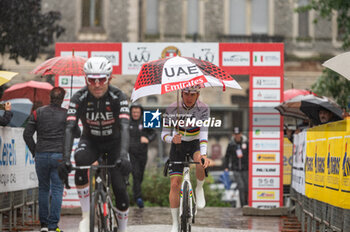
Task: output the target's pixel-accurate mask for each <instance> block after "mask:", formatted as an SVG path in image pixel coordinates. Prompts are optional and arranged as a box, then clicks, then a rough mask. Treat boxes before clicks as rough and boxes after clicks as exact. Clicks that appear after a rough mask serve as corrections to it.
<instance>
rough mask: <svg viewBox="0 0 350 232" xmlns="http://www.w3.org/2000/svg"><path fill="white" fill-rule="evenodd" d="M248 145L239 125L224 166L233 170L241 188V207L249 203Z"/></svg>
mask: <svg viewBox="0 0 350 232" xmlns="http://www.w3.org/2000/svg"><path fill="white" fill-rule="evenodd" d="M248 147H249V146H248V140H247V137H245V136H244V135H243V134H242V131H241V130H240V128H239V127H235V128H234V129H233V140H232V141H231V142H230V143H229V144H228V146H227V150H226V155H225V162H224V167H225V171H226V172H227V171H228V170H229V168H231V170H232V171H233V176H234V179H235V182H236V183H237V187H238V190H239V199H240V203H241V207H243V206H244V205H247V204H248V169H249V168H248V166H249V152H248Z"/></svg>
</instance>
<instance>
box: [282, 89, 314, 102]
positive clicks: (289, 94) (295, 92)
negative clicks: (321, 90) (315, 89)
mask: <svg viewBox="0 0 350 232" xmlns="http://www.w3.org/2000/svg"><path fill="white" fill-rule="evenodd" d="M308 94H313V93H312V92H311V91H309V90H305V89H288V90H285V91H284V92H283V97H284V101H288V100H290V99H292V98H294V97H296V96H299V95H308Z"/></svg>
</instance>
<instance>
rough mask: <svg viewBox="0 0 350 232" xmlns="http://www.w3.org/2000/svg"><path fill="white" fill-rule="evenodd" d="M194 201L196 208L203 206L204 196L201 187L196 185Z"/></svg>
mask: <svg viewBox="0 0 350 232" xmlns="http://www.w3.org/2000/svg"><path fill="white" fill-rule="evenodd" d="M196 201H197V207H198V209H203V208H204V207H205V197H204V190H203V187H196Z"/></svg>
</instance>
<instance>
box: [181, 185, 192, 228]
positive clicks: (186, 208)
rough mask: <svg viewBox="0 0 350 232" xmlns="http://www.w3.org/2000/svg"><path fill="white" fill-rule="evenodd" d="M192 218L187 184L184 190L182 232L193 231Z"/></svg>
mask: <svg viewBox="0 0 350 232" xmlns="http://www.w3.org/2000/svg"><path fill="white" fill-rule="evenodd" d="M190 217H191V214H190V196H189V189H188V183H187V182H185V184H184V187H183V190H182V215H181V232H190V231H191V224H190Z"/></svg>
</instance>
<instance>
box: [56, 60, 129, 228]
mask: <svg viewBox="0 0 350 232" xmlns="http://www.w3.org/2000/svg"><path fill="white" fill-rule="evenodd" d="M112 69H113V67H112V64H111V62H110V61H108V60H107V59H106V58H104V57H92V58H90V59H88V60H87V62H86V63H85V65H84V72H85V74H86V77H85V78H86V84H87V86H86V87H84V88H82V89H80V90H79V91H78V92H77V93H75V94H74V95H73V97H72V98H71V101H70V103H69V108H68V112H67V123H66V131H65V139H64V151H63V155H64V162H63V163H62V165H61V166H60V167H59V173H60V177H61V179H63V180H64V181H65V182H66V184H67V182H68V173H69V172H70V171H71V167H72V164H71V161H70V160H71V159H70V156H71V151H72V145H73V139H74V138H73V129H74V127H75V126H76V125H77V124H78V121H79V119H80V120H81V122H82V124H83V132H82V135H81V137H80V141H79V144H78V147H77V149H76V150H75V154H74V159H75V162H76V166H84V165H91V164H92V163H94V162H95V161H96V160H97V159H98V158H99V156H100V155H101V154H105V153H107V154H108V156H107V157H108V158H107V162H108V164H114V163H115V162H116V161H117V160H120V167H118V168H115V169H111V171H110V172H111V177H112V188H113V192H114V195H115V196H116V208H117V212H118V214H119V215H118V224H119V227H118V231H121V232H123V231H126V225H127V218H128V208H129V197H128V194H127V190H126V183H125V176H128V175H129V173H130V171H131V164H130V160H129V155H128V148H129V107H128V101H127V98H126V96H125V94H124V93H123V92H122V91H121V90H119V89H118V88H116V87H113V86H111V85H110V84H109V83H110V77H111V73H112ZM75 185H76V187H77V192H78V196H79V198H80V203H81V208H82V214H83V215H82V216H83V219H82V221H81V222H80V224H79V231H80V232H86V231H89V209H90V199H89V180H88V174H87V170H77V171H76V173H75Z"/></svg>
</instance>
